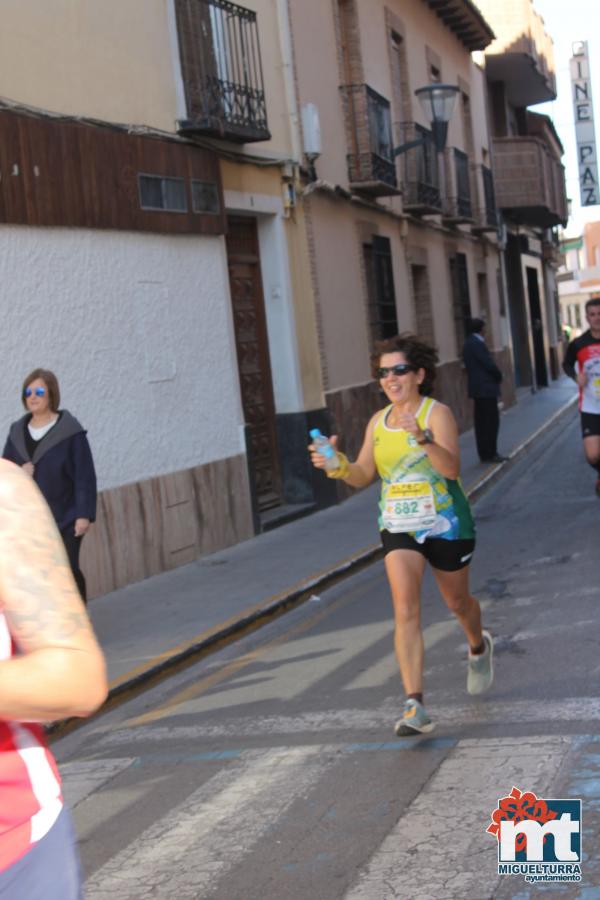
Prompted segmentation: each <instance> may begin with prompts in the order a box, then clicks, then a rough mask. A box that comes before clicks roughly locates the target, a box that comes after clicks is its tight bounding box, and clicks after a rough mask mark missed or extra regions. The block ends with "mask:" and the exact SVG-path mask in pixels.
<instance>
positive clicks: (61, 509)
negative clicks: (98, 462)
mask: <svg viewBox="0 0 600 900" xmlns="http://www.w3.org/2000/svg"><path fill="white" fill-rule="evenodd" d="M30 421H31V413H27V414H26V415H24V416H23V417H22V418H21V419H19V420H18V421H16V422H13V424H12V425H11V427H10V431H9V433H8V438H7V441H6V445H5V447H4V452H3V454H2V456H3V457H4V459H9V460H11V462H14V463H16V464H17V465H18V466H22V465H23V463H26V462H32V463H33V465H34V467H35V468H34V473H33V479H34V481H35V482H36V484H37V486H38V487H39V489H40V491H41V492H42V494H43V496H44V499H45V500H46V503H47V504H48V506H49V507H50V509H51V510H52V515H53V516H54V518H55V520H56V524H57V525H58V528H59V530H60V531H63V530H64V529H65V528H67V527H68V526H69V525H71V524H72V523H73V522H75V520H76V519H89V520H90V522H93V521H94V520H95V518H96V471H95V469H94V461H93V459H92V451H91V450H90V445H89V443H88V439H87V437H86V432H85V431H84V429H83V428H82V427H81V425H80V424H79V422H78V421H77V419H76V418H75V417H74V416H72V415H71V413H70V412H68V411H67V410H62V411H60V413H59V419H58V422H57V423H56V425H53V426H52V428H51V429H50V431H48V432H47V434H45V435H44V437H43V438H42V439H41V441H40V442H39V443H38V445H37V447H36V448H35V451H34V454H33V457H30V456H29V453H28V451H27V445H26V443H25V428H26V427H27V425H28V423H29V422H30Z"/></svg>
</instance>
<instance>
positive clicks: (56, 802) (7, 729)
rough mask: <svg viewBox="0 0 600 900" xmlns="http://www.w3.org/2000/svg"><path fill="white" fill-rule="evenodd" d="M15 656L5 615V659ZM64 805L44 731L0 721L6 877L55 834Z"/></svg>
mask: <svg viewBox="0 0 600 900" xmlns="http://www.w3.org/2000/svg"><path fill="white" fill-rule="evenodd" d="M14 652H15V648H14V644H13V641H12V639H11V636H10V632H9V630H8V625H7V623H6V619H5V616H4V614H3V613H2V612H1V611H0V660H6V659H10V657H11V656H12V655H13V654H14ZM62 805H63V799H62V793H61V787H60V776H59V774H58V769H57V768H56V763H55V762H54V759H53V757H52V754H51V753H50V751H49V750H47V748H46V746H45V744H44V737H43V731H42V728H41V727H40V726H39V725H35V724H32V723H24V722H5V721H3V720H2V719H0V872H2V871H3V870H4V869H7V868H8V867H9V866H11V865H12V864H13V863H15V862H16V861H17V860H18V859H19V858H20V857H21V856H23V855H24V854H25V853H27V851H28V850H29V849H30V847H31V846H32V844H35V843H37V841H39V840H40V839H41V838H43V837H44V835H45V834H47V833H48V832H49V831H50V829H51V828H52V826H53V825H54V823H55V822H56V820H57V818H58V815H59V813H60V811H61V809H62Z"/></svg>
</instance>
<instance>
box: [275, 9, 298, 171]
mask: <svg viewBox="0 0 600 900" xmlns="http://www.w3.org/2000/svg"><path fill="white" fill-rule="evenodd" d="M288 4H289V0H276V5H277V15H278V18H279V33H280V46H281V61H282V69H283V83H284V85H285V94H286V98H287V105H288V111H289V114H290V122H291V127H290V137H291V142H292V158H293V159H294V161H295V162H296V163H297V164H298V165H299V164H300V163H301V161H302V149H301V143H300V117H299V115H298V98H297V96H296V81H295V78H294V51H293V47H292V31H291V27H292V26H291V21H290V11H289V5H288Z"/></svg>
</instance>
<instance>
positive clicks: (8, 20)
mask: <svg viewBox="0 0 600 900" xmlns="http://www.w3.org/2000/svg"><path fill="white" fill-rule="evenodd" d="M168 7H169V0H102V2H93V0H86V2H83V0H80V2H73V0H52V2H50V3H43V2H40V0H3V3H2V28H1V29H0V84H1V85H2V88H1V93H2V96H3V97H5V98H8V99H10V100H13V101H16V102H17V103H24V104H27V105H31V106H36V107H39V108H41V109H46V110H50V111H52V112H57V113H64V114H69V115H82V116H90V117H93V118H98V119H103V120H106V121H110V122H119V123H135V124H144V125H150V126H152V127H155V128H160V129H164V130H166V131H173V130H174V123H175V119H176V118H177V105H176V95H175V81H174V76H173V65H172V49H171V43H170V35H169V21H168Z"/></svg>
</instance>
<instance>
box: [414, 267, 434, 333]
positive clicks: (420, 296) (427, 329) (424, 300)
mask: <svg viewBox="0 0 600 900" xmlns="http://www.w3.org/2000/svg"><path fill="white" fill-rule="evenodd" d="M411 275H412V287H413V300H414V304H415V325H416V331H417V334H418V335H419V337H420V338H421V340H423V341H425V343H426V344H435V332H434V328H433V312H432V309H431V292H430V290H429V275H428V273H427V266H416V265H413V266H411Z"/></svg>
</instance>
